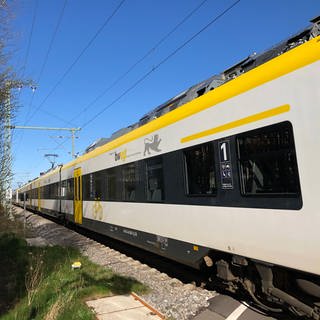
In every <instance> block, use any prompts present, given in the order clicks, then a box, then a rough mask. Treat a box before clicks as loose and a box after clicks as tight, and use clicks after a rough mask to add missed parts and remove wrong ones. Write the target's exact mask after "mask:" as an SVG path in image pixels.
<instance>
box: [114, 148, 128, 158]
mask: <svg viewBox="0 0 320 320" xmlns="http://www.w3.org/2000/svg"><path fill="white" fill-rule="evenodd" d="M126 159H127V149H124V150H123V151H120V152H115V153H114V160H115V161H119V160H122V161H125V160H126Z"/></svg>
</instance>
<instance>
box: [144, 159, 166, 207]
mask: <svg viewBox="0 0 320 320" xmlns="http://www.w3.org/2000/svg"><path fill="white" fill-rule="evenodd" d="M146 174H147V177H146V178H147V186H146V189H147V190H146V191H147V200H148V201H152V202H160V201H162V200H163V198H164V195H163V169H162V159H161V157H156V158H151V159H148V160H147V161H146Z"/></svg>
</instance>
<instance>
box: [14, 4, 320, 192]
mask: <svg viewBox="0 0 320 320" xmlns="http://www.w3.org/2000/svg"><path fill="white" fill-rule="evenodd" d="M202 1H203V0H161V1H160V0H158V1H156V0H125V1H124V2H123V3H122V0H92V1H88V0H87V1H85V0H68V1H66V0H28V1H26V0H18V1H16V2H14V3H13V5H12V11H13V13H14V16H15V18H14V20H13V21H12V35H13V36H12V38H13V40H12V43H11V46H10V49H11V50H12V52H13V57H12V65H13V67H14V68H15V70H16V72H17V74H18V75H20V76H21V77H23V78H25V79H31V80H33V81H34V82H35V83H36V85H37V90H36V91H35V92H34V93H33V92H32V90H31V89H30V88H29V87H25V88H23V89H22V90H21V91H20V93H17V98H18V101H17V105H18V106H19V108H18V112H17V117H16V119H15V124H16V125H30V126H46V127H47V126H48V127H83V125H84V124H86V123H87V122H88V121H89V120H90V119H92V117H93V116H94V115H95V114H97V113H98V112H100V111H101V110H102V109H103V108H105V107H106V106H108V105H109V104H110V103H112V102H113V101H114V100H115V99H117V98H118V97H119V96H120V95H121V94H122V93H123V92H125V91H126V90H127V89H128V88H130V87H131V86H132V85H133V84H134V83H135V82H136V81H137V80H138V79H140V78H141V77H142V76H143V75H144V74H146V73H147V72H149V71H150V70H152V68H154V67H155V66H157V65H158V64H159V63H160V62H161V61H162V60H163V59H164V58H166V57H167V56H168V55H169V54H171V53H172V52H173V51H174V50H176V49H177V48H178V47H179V46H180V45H182V44H183V43H184V42H185V41H186V40H188V39H189V38H191V37H192V36H193V35H194V34H196V33H197V32H198V31H199V30H201V29H202V28H203V27H204V26H205V25H206V24H208V23H209V22H210V21H211V20H212V19H213V18H214V17H216V16H218V15H219V14H220V13H221V12H223V11H224V10H225V9H226V8H228V7H230V6H231V5H232V4H233V3H234V2H235V0H221V1H217V0H216V1H214V0H207V1H205V2H204V3H203V5H202V6H201V7H200V8H199V9H198V10H197V11H196V12H195V13H194V14H193V15H192V16H191V17H190V18H189V19H188V20H187V21H185V22H184V23H183V24H182V25H181V26H179V28H177V30H176V31H175V32H174V33H172V34H171V35H170V36H169V37H168V38H167V39H166V40H165V41H163V42H162V43H161V45H159V46H158V47H157V48H156V49H155V50H153V51H152V53H151V54H149V55H148V56H147V57H146V58H145V59H144V60H143V61H142V62H141V63H140V64H138V65H137V66H136V67H135V68H134V69H133V70H132V71H131V72H130V73H128V75H127V76H126V77H124V78H123V79H122V80H121V81H119V82H118V83H117V84H116V85H115V86H114V87H112V88H111V89H110V90H109V91H107V92H106V93H105V94H104V95H103V96H102V97H100V98H99V99H98V100H97V101H96V102H95V103H93V102H94V101H95V100H96V98H97V97H99V96H100V95H101V94H102V92H104V91H105V90H106V89H107V88H108V87H109V86H110V85H111V84H112V83H114V81H115V80H117V79H118V78H119V77H120V76H121V75H123V74H124V73H125V72H126V71H127V70H128V69H129V68H130V67H131V66H132V65H133V64H134V63H136V62H137V61H138V60H139V59H140V58H142V57H143V56H144V55H145V54H146V53H147V52H149V50H150V49H151V48H153V47H154V46H155V45H156V44H157V43H158V42H159V41H160V40H161V39H162V38H163V37H164V36H165V35H166V34H168V32H170V31H171V30H172V29H173V28H174V27H175V26H176V25H177V24H178V23H179V22H181V21H182V20H183V19H184V18H185V17H186V16H187V15H188V14H189V13H190V12H191V11H192V10H194V9H195V8H196V7H198V6H199V5H200V4H201V3H202ZM121 3H122V4H121ZM120 4H121V6H120V8H119V10H118V11H117V12H116V13H115V15H114V16H113V17H112V19H110V21H109V23H108V24H107V25H106V26H105V27H104V28H103V29H102V31H101V32H100V33H99V34H98V35H97V37H96V38H95V39H94V41H92V42H91V44H90V45H89V46H88V43H89V42H90V40H91V39H92V38H93V37H94V35H95V34H96V33H97V31H98V30H99V28H101V27H102V26H103V24H104V23H105V21H106V20H107V18H108V17H110V15H111V14H112V12H114V10H115V9H116V8H117V7H118V6H119V5H120ZM63 8H64V11H63V15H61V13H62V10H63ZM317 15H320V1H318V0H268V1H262V0H255V1H254V0H241V1H240V2H239V3H238V4H237V5H235V6H234V7H233V8H232V9H231V10H230V11H228V13H227V14H225V15H224V16H223V17H222V18H221V19H220V20H218V21H217V22H216V23H214V24H212V25H211V26H210V27H209V28H208V29H206V30H205V31H204V32H202V33H201V34H200V35H199V36H197V37H196V38H195V39H194V40H192V41H191V42H190V43H189V44H188V45H186V46H185V47H184V48H183V49H182V50H180V51H179V52H178V53H177V54H175V55H174V56H173V57H171V58H170V59H169V60H168V61H167V62H166V63H164V64H163V65H161V66H160V67H159V68H157V69H156V70H155V71H154V72H152V73H151V74H150V75H149V76H148V77H147V78H146V79H145V80H144V81H142V82H141V83H139V85H138V86H137V87H135V88H134V89H133V90H131V91H130V92H129V93H128V94H126V95H125V96H124V97H122V98H121V99H120V100H119V101H117V102H116V103H115V104H113V105H112V106H111V107H110V108H108V109H107V110H106V111H105V112H104V113H102V114H101V115H100V116H99V117H98V118H96V119H95V120H93V121H92V122H90V123H89V124H88V125H86V126H85V127H84V128H83V130H81V131H80V132H79V134H78V136H79V138H78V139H77V140H76V152H79V153H80V154H81V153H82V152H83V151H84V150H85V148H86V147H87V146H88V145H90V144H91V143H92V142H93V141H95V140H97V139H98V138H100V137H108V136H110V135H111V134H112V132H114V131H116V130H118V129H120V128H122V127H126V126H128V125H130V124H132V123H134V122H136V121H138V120H139V119H140V118H141V117H142V116H143V115H144V114H145V113H146V112H148V111H149V110H151V109H153V108H154V107H156V106H158V105H159V104H161V103H163V102H165V101H166V100H168V99H170V98H171V97H173V96H175V95H176V94H178V93H179V92H181V91H183V90H185V89H186V88H188V87H190V86H192V85H193V84H196V83H198V82H200V81H202V80H204V79H206V78H208V77H210V76H211V75H213V74H217V73H220V72H222V71H223V70H225V69H227V68H229V67H230V66H232V65H233V64H235V63H237V62H238V61H240V60H242V59H244V58H245V57H247V56H248V55H250V54H252V53H253V52H261V51H263V50H265V49H268V48H269V47H271V46H273V45H274V44H276V43H278V42H280V41H281V40H283V39H285V38H287V37H289V36H290V35H292V34H294V33H296V32H297V31H299V30H301V29H302V28H304V27H306V26H308V25H309V20H310V19H311V18H313V17H315V16H317ZM60 16H62V19H61V23H60V24H59V27H58V29H57V32H56V36H55V37H54V38H53V34H54V31H55V29H56V27H57V23H58V20H59V17H60ZM32 25H33V27H32ZM50 43H52V46H51V49H50V51H49V55H47V54H48V48H49V45H50ZM86 47H87V49H86V50H85V51H84V48H86ZM83 51H84V52H83ZM81 52H83V54H82V55H81V56H80V53H81ZM46 56H47V59H46V58H45V57H46ZM79 56H80V58H79ZM77 58H78V60H77V62H76V63H75V61H76V59H77ZM44 63H45V64H44ZM71 66H72V67H71ZM41 70H43V71H42V72H41ZM67 70H70V71H69V72H68V73H67V74H66V72H67ZM64 74H66V75H65V76H64V77H63V75H64ZM61 79H62V80H61ZM88 106H89V107H88ZM85 109H86V110H85ZM84 110H85V111H84ZM80 112H82V113H81V114H80V116H77V115H78V114H79V113H80ZM30 116H31V117H30ZM75 116H77V117H75ZM57 136H64V137H67V136H70V134H69V133H68V132H62V131H56V132H55V131H30V130H23V131H22V130H15V131H14V133H13V156H14V164H13V172H14V174H15V176H14V187H15V186H16V185H17V183H22V182H26V181H28V180H29V179H32V178H34V177H36V176H37V175H39V173H40V172H41V171H45V170H46V169H48V168H49V167H50V163H49V162H48V160H47V159H46V158H45V157H44V154H47V153H55V154H58V155H59V157H58V158H57V163H65V162H67V161H69V160H71V155H70V154H69V153H68V152H70V151H71V140H70V139H68V140H65V139H64V140H63V139H61V138H57ZM63 141H65V142H64V144H63V145H62V146H60V147H58V144H60V143H61V142H63ZM57 147H58V148H57Z"/></svg>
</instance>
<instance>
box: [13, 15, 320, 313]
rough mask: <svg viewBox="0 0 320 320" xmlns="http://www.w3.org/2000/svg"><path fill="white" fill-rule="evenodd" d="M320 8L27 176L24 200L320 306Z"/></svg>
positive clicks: (254, 289)
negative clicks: (66, 158) (267, 45)
mask: <svg viewBox="0 0 320 320" xmlns="http://www.w3.org/2000/svg"><path fill="white" fill-rule="evenodd" d="M319 86H320V17H317V18H315V19H313V20H311V24H310V25H309V26H308V27H306V28H305V29H303V30H302V31H300V32H298V33H297V34H295V35H294V36H291V37H289V38H288V39H286V40H284V41H282V42H281V43H279V44H277V45H275V46H274V47H272V48H271V49H269V50H266V51H264V52H262V53H259V54H252V55H250V56H248V57H247V58H245V59H244V60H243V61H240V62H239V63H237V64H236V65H234V66H232V67H230V68H229V69H227V70H225V71H223V72H222V73H220V74H218V75H214V76H212V77H210V78H209V79H207V80H205V81H202V82H201V83H198V84H196V85H194V86H192V87H191V88H189V89H187V90H185V91H184V92H182V93H180V94H178V95H177V96H175V97H173V98H172V99H170V100H169V101H167V102H165V103H163V104H162V105H160V106H158V107H156V108H154V109H153V110H152V111H150V112H149V113H147V114H146V115H144V116H143V117H142V118H141V119H140V120H139V121H138V122H136V123H134V124H132V125H130V126H128V127H126V128H122V129H120V130H118V131H117V132H115V133H114V134H112V135H111V137H110V138H103V139H100V140H98V141H96V142H95V143H93V144H92V145H90V146H89V147H88V148H87V149H86V152H85V153H84V154H82V155H81V156H79V157H77V158H76V159H74V160H72V161H71V162H69V163H66V164H64V165H59V166H57V167H55V168H53V169H51V170H49V171H48V172H46V173H44V174H42V175H40V176H39V177H37V178H35V179H34V180H32V181H30V182H28V183H27V184H25V185H23V186H21V187H20V188H18V189H17V190H16V192H15V199H14V200H15V202H16V204H18V205H20V206H26V207H27V208H28V209H31V210H34V211H35V212H39V213H42V214H45V215H48V216H52V217H55V218H57V219H61V220H62V221H67V222H69V223H74V224H76V225H80V226H81V227H83V228H86V229H88V230H92V231H95V232H98V233H100V234H102V235H105V236H108V237H112V238H115V239H118V240H121V241H123V242H125V243H128V244H130V245H134V246H137V247H139V248H143V249H145V250H147V252H148V251H149V252H153V253H156V254H158V255H161V256H164V257H167V258H169V259H172V260H175V261H178V262H180V263H183V264H185V265H188V266H191V267H193V268H195V269H200V270H204V272H209V273H210V275H211V279H214V280H212V281H214V282H216V283H217V284H219V285H220V286H222V287H223V288H225V289H226V290H229V291H230V292H235V293H236V292H245V293H246V294H247V295H248V296H249V297H250V298H252V299H253V300H254V301H255V303H256V304H258V305H259V306H260V307H261V308H263V309H264V310H269V311H271V312H288V310H289V311H291V312H292V313H294V314H295V315H297V316H301V317H306V318H310V319H320V251H319V244H320V231H319V228H320V210H319V202H318V197H319V194H320V189H319V185H318V183H319V181H320V171H319V170H318V169H317V168H318V166H319V163H320V151H319V147H320V134H319V129H320V121H319V119H320V87H319Z"/></svg>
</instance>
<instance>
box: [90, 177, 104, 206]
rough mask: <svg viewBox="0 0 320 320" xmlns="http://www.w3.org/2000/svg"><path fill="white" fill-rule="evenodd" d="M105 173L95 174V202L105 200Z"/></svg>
mask: <svg viewBox="0 0 320 320" xmlns="http://www.w3.org/2000/svg"><path fill="white" fill-rule="evenodd" d="M103 179H104V177H103V172H102V171H99V172H95V174H94V188H93V190H92V191H93V196H94V200H103V195H102V181H103Z"/></svg>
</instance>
